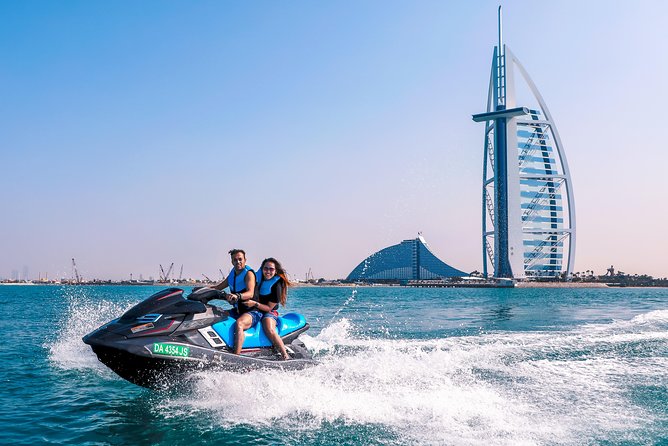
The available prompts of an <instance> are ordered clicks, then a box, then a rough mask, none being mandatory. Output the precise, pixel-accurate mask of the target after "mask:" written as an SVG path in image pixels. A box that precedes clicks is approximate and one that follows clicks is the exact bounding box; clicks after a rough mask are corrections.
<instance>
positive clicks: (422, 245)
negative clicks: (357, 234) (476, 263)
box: [346, 235, 468, 281]
mask: <svg viewBox="0 0 668 446" xmlns="http://www.w3.org/2000/svg"><path fill="white" fill-rule="evenodd" d="M462 276H468V273H465V272H464V271H460V270H458V269H456V268H453V267H452V266H450V265H448V264H447V263H445V262H443V261H442V260H440V259H439V258H438V257H436V256H435V255H434V254H433V253H432V252H431V251H430V250H429V247H428V246H427V243H426V242H425V240H424V238H423V237H422V236H421V235H420V236H418V237H417V238H415V239H411V240H404V241H403V242H401V243H399V244H398V245H392V246H389V247H387V248H385V249H381V250H380V251H378V252H376V253H374V254H371V255H370V256H369V257H367V258H366V259H364V260H363V261H362V262H361V263H360V264H359V265H357V267H356V268H355V269H354V270H353V271H352V272H351V273H350V274H348V277H347V278H346V280H350V281H384V280H387V281H394V280H399V281H401V280H426V279H442V278H447V277H462Z"/></svg>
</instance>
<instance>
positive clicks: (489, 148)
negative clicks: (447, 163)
mask: <svg viewBox="0 0 668 446" xmlns="http://www.w3.org/2000/svg"><path fill="white" fill-rule="evenodd" d="M473 120H474V121H476V122H485V142H484V158H485V161H484V166H483V185H482V207H483V216H482V219H483V221H482V242H483V243H482V245H483V273H484V274H485V276H487V275H488V272H487V269H488V265H491V267H492V268H493V270H494V274H493V275H494V277H508V278H510V277H513V278H531V277H556V276H560V275H570V274H571V272H572V271H573V264H574V261H575V204H574V199H573V186H572V182H571V176H570V173H569V170H568V164H567V162H566V155H565V153H564V148H563V145H562V143H561V139H560V138H559V133H558V132H557V127H556V125H555V124H554V120H553V119H552V116H551V115H550V112H549V110H548V108H547V106H546V105H545V101H544V100H543V98H542V97H541V95H540V92H539V91H538V89H537V88H536V85H535V84H534V83H533V81H532V80H531V78H530V77H529V74H528V73H527V71H526V70H525V69H524V67H523V66H522V64H521V63H520V61H519V60H518V59H517V57H515V55H514V54H513V53H512V52H511V51H510V48H508V46H507V45H504V44H503V41H502V33H501V7H499V44H498V46H497V47H495V48H494V55H493V57H492V73H491V76H490V82H489V94H488V98H487V112H486V113H481V114H478V115H473Z"/></svg>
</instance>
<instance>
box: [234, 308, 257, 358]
mask: <svg viewBox="0 0 668 446" xmlns="http://www.w3.org/2000/svg"><path fill="white" fill-rule="evenodd" d="M252 323H253V318H252V317H251V315H250V314H248V313H244V314H242V315H241V316H239V319H237V321H236V322H235V324H234V334H235V336H234V354H235V355H238V354H240V353H241V347H242V346H243V345H244V339H246V333H244V330H248V329H249V328H250V326H251V324H252Z"/></svg>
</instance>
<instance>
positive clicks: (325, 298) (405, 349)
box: [0, 286, 668, 445]
mask: <svg viewBox="0 0 668 446" xmlns="http://www.w3.org/2000/svg"><path fill="white" fill-rule="evenodd" d="M159 289H160V288H159V287H122V286H97V287H96V286H63V287H58V286H0V308H1V309H2V315H3V317H2V318H1V319H0V334H2V338H1V339H2V341H1V343H0V360H1V362H0V380H1V384H0V389H1V392H2V393H1V394H2V399H1V401H2V404H1V405H0V443H1V444H96V445H125V444H160V445H178V444H194V445H197V444H215V445H248V444H268V445H269V444H287V445H339V444H344V445H357V444H383V445H386V444H387V445H423V444H438V445H441V444H444V445H473V444H485V445H557V444H559V445H562V444H566V445H580V444H583V445H584V444H604V445H612V444H628V445H635V444H638V445H645V444H662V443H663V444H667V443H668V440H667V439H668V289H623V288H621V289H582V288H573V289H415V288H402V287H359V288H344V287H322V288H320V287H310V288H306V287H304V288H293V289H291V291H290V295H289V300H288V308H287V310H283V311H299V312H301V313H303V314H304V315H305V316H306V318H307V320H308V321H309V323H310V324H311V329H310V330H309V331H308V332H307V334H306V335H302V338H303V340H304V342H305V344H306V345H307V347H308V348H309V349H310V350H311V351H312V352H313V354H314V356H315V357H316V358H317V359H318V360H319V361H320V364H319V365H317V366H315V367H312V368H309V369H306V370H303V371H298V372H282V371H254V372H250V373H246V374H235V373H230V372H221V371H209V372H204V373H199V374H198V375H197V376H196V377H195V380H194V382H195V385H194V386H193V387H191V388H189V389H187V390H185V391H172V392H155V391H151V390H147V389H143V388H140V387H137V386H135V385H133V384H130V383H128V382H126V381H124V380H122V379H121V378H119V377H118V376H116V375H115V374H114V373H113V372H111V371H110V370H109V369H107V368H106V367H105V366H104V365H103V364H101V363H100V362H98V361H97V358H96V357H95V355H94V354H93V353H92V351H91V350H90V347H89V346H87V345H85V344H84V343H83V342H82V341H81V337H82V336H84V335H85V334H87V333H89V332H90V331H92V330H94V329H95V328H97V327H98V326H100V325H102V324H104V323H106V322H108V321H109V320H111V319H113V318H115V317H117V316H119V315H120V314H121V313H122V312H124V311H125V310H127V309H128V308H130V307H131V306H132V305H134V304H136V303H137V302H139V301H140V300H143V299H145V298H146V297H148V296H149V295H150V294H152V293H154V292H156V291H158V290H159ZM221 305H223V306H224V304H223V303H221ZM177 390H178V389H177Z"/></svg>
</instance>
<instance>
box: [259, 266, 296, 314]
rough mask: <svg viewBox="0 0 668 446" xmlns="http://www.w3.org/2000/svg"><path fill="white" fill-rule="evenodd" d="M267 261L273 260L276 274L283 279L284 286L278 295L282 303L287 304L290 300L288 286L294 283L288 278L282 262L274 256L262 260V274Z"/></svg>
mask: <svg viewBox="0 0 668 446" xmlns="http://www.w3.org/2000/svg"><path fill="white" fill-rule="evenodd" d="M267 262H271V263H273V264H274V266H276V275H277V276H278V277H280V278H281V279H283V286H282V287H281V295H280V296H278V302H279V303H280V304H281V305H283V306H285V303H286V302H287V301H288V287H289V286H291V285H292V284H291V283H290V281H289V280H288V274H287V272H286V271H285V270H284V269H283V266H282V265H281V263H280V262H279V261H278V260H276V259H275V258H273V257H269V258H267V259H264V260H263V261H262V265H260V271H261V272H260V274H262V270H263V269H264V264H265V263H267Z"/></svg>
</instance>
